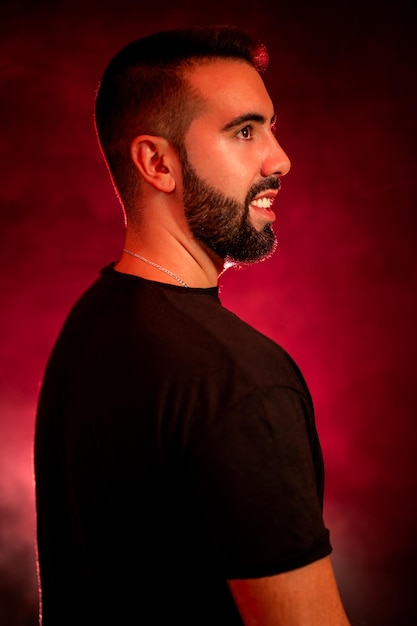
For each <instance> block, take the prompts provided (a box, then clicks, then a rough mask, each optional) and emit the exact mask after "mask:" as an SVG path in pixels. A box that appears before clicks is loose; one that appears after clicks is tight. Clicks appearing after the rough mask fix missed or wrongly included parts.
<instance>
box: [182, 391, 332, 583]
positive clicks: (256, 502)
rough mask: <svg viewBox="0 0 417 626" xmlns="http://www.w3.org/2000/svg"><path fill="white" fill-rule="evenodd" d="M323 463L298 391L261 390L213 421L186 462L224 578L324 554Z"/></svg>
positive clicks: (284, 567)
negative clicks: (189, 466) (212, 424)
mask: <svg viewBox="0 0 417 626" xmlns="http://www.w3.org/2000/svg"><path fill="white" fill-rule="evenodd" d="M322 475H323V467H322V457H321V450H320V445H319V442H318V438H317V433H316V429H315V424H314V418H313V416H312V415H311V413H310V412H309V409H308V407H307V406H306V403H305V402H304V401H303V397H302V395H301V394H300V393H299V392H298V391H295V390H292V389H288V388H282V387H269V388H267V389H264V390H261V391H256V392H254V393H251V394H250V395H248V396H247V397H245V398H244V399H243V400H242V401H241V402H239V404H237V405H235V406H233V407H232V408H231V409H229V410H228V412H227V413H225V414H224V415H222V416H221V418H219V420H218V422H217V423H216V425H215V426H214V427H213V428H211V429H210V431H209V432H208V433H206V435H205V436H204V438H203V440H202V443H201V444H200V445H199V447H198V449H197V450H195V453H194V457H193V459H192V468H191V476H192V489H193V497H194V498H195V499H196V501H197V503H198V504H197V506H198V508H199V516H200V519H202V520H203V524H204V529H205V533H206V535H207V537H208V541H209V544H210V547H211V550H212V554H213V555H214V558H215V559H216V561H217V562H218V565H219V567H220V569H221V571H222V572H223V574H224V576H225V578H226V579H236V578H257V577H263V576H271V575H274V574H278V573H281V572H284V571H289V570H291V569H295V568H297V567H301V566H303V565H307V564H309V563H311V562H313V561H315V560H318V559H319V558H323V557H324V556H327V555H328V554H329V553H330V552H331V546H330V542H329V533H328V530H327V529H326V527H325V525H324V522H323V516H322V484H321V483H322V480H323V476H322Z"/></svg>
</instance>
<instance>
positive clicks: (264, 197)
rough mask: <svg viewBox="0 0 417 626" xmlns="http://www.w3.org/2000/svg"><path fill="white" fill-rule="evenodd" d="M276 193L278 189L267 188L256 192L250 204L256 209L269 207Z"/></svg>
mask: <svg viewBox="0 0 417 626" xmlns="http://www.w3.org/2000/svg"><path fill="white" fill-rule="evenodd" d="M277 195H278V189H268V190H267V191H265V192H264V193H262V194H258V195H257V196H256V197H255V198H254V199H253V200H251V202H250V204H251V206H253V207H255V208H257V209H266V210H267V209H270V208H271V206H272V204H273V202H274V200H275V198H276V197H277Z"/></svg>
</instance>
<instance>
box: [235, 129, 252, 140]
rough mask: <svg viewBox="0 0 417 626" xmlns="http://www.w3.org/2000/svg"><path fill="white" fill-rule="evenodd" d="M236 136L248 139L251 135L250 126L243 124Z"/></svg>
mask: <svg viewBox="0 0 417 626" xmlns="http://www.w3.org/2000/svg"><path fill="white" fill-rule="evenodd" d="M237 136H238V137H241V138H242V139H250V138H251V137H252V126H245V127H244V128H242V129H241V130H240V131H239V132H238V133H237Z"/></svg>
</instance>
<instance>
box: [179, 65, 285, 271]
mask: <svg viewBox="0 0 417 626" xmlns="http://www.w3.org/2000/svg"><path fill="white" fill-rule="evenodd" d="M189 80H190V82H191V84H192V85H193V86H194V87H196V88H197V89H198V90H199V91H200V93H201V95H202V96H203V98H204V99H205V101H206V103H207V106H206V108H205V109H204V111H203V113H202V114H201V115H199V116H198V117H197V118H196V119H194V120H193V122H192V123H191V125H190V128H189V130H188V132H187V133H186V136H185V140H184V146H183V149H182V151H181V155H180V156H181V162H182V168H183V202H184V208H185V214H186V217H187V220H188V223H189V226H190V229H191V231H192V233H193V235H194V236H195V237H196V238H197V239H199V240H200V241H202V242H203V243H204V244H205V245H206V246H208V247H209V248H210V249H211V250H213V251H214V252H215V253H216V254H218V255H219V256H220V257H221V258H223V259H227V260H228V261H231V262H234V263H251V262H254V261H256V260H261V259H264V258H266V257H267V256H269V255H270V254H271V253H272V252H273V250H274V248H275V246H276V238H275V234H274V232H273V230H272V226H271V225H272V222H273V221H274V220H275V214H274V213H273V211H272V209H271V206H272V202H273V200H274V198H275V197H276V195H277V193H278V189H279V186H280V177H281V176H283V175H285V174H286V173H287V172H288V170H289V168H290V163H289V161H288V158H287V156H286V155H285V153H284V152H283V150H282V149H281V148H280V146H279V145H278V143H277V141H276V139H275V137H274V135H273V132H272V125H273V120H274V113H273V106H272V102H271V100H270V98H269V96H268V93H267V91H266V89H265V86H264V84H263V82H262V80H261V78H260V76H259V74H258V73H257V72H256V70H254V69H253V68H252V67H251V66H250V65H248V64H247V63H244V62H242V61H235V60H220V61H213V62H208V63H207V64H204V65H202V66H198V67H197V68H195V69H194V70H192V72H191V73H190V75H189Z"/></svg>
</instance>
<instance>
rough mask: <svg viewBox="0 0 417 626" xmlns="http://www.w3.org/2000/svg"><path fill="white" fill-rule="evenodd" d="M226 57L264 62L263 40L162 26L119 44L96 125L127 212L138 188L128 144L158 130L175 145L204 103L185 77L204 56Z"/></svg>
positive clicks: (261, 65)
mask: <svg viewBox="0 0 417 626" xmlns="http://www.w3.org/2000/svg"><path fill="white" fill-rule="evenodd" d="M219 58H226V59H227V58H229V59H237V60H243V61H245V62H247V63H250V64H251V65H252V66H253V67H254V68H255V69H256V70H257V71H258V72H262V71H264V70H265V69H266V67H267V65H268V55H267V52H266V48H265V46H264V45H263V44H261V43H258V42H255V41H254V40H253V39H252V38H251V37H250V36H249V35H248V34H246V33H244V32H241V31H240V30H237V29H236V28H233V27H229V26H211V27H196V28H189V29H178V30H172V31H163V32H159V33H156V34H153V35H150V36H148V37H143V38H141V39H137V40H136V41H133V42H132V43H130V44H128V45H127V46H125V47H124V48H122V49H121V50H120V51H119V52H118V53H117V54H116V55H115V56H114V57H113V59H112V60H111V61H110V63H109V65H108V66H107V68H106V70H105V72H104V74H103V76H102V79H101V82H100V84H99V87H98V90H97V97H96V105H95V125H96V130H97V135H98V139H99V143H100V146H101V149H102V152H103V156H104V158H105V160H106V162H107V166H108V168H109V171H110V175H111V178H112V180H113V183H114V186H115V189H116V193H117V195H118V197H119V199H120V201H121V203H122V205H123V206H124V208H125V211H126V213H129V212H130V209H132V208H133V204H134V199H135V197H136V196H137V193H138V175H137V172H136V170H135V167H134V165H133V162H132V160H131V157H130V146H131V143H132V141H133V139H134V138H135V137H137V136H138V135H142V134H147V135H156V136H161V137H164V138H165V139H167V140H168V141H169V142H170V143H172V144H173V145H174V147H176V148H177V149H178V150H179V149H180V148H181V146H182V144H183V139H184V136H185V133H186V132H187V129H188V127H189V125H190V124H191V122H192V120H193V118H194V117H195V115H196V114H197V112H198V110H199V109H200V107H201V106H202V104H203V102H202V99H201V97H200V96H199V94H198V93H197V92H196V91H195V90H194V89H193V88H192V87H191V85H190V83H189V82H188V81H187V79H186V77H185V72H186V70H187V68H190V67H192V66H193V65H195V64H198V63H202V62H204V61H205V60H215V59H219Z"/></svg>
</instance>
